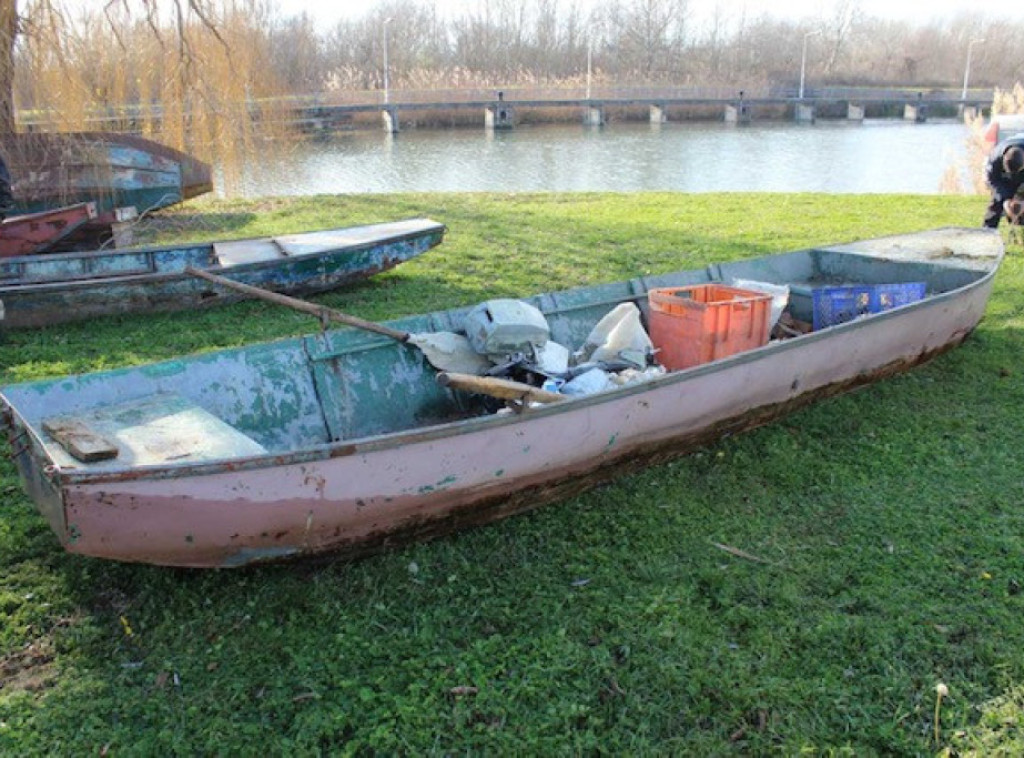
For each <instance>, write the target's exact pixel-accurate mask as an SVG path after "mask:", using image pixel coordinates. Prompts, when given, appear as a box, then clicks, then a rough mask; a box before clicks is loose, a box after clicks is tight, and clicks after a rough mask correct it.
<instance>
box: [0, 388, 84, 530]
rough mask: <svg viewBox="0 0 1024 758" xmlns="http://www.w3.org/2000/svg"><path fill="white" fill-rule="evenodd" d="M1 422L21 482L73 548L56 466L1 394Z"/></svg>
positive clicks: (45, 515)
mask: <svg viewBox="0 0 1024 758" xmlns="http://www.w3.org/2000/svg"><path fill="white" fill-rule="evenodd" d="M0 423H2V425H3V427H4V431H5V433H6V437H7V441H8V444H9V445H10V448H11V460H12V461H13V462H14V466H15V468H16V469H17V471H18V476H19V478H20V479H21V483H22V486H23V488H24V490H25V493H26V494H27V495H28V497H29V498H30V499H31V500H32V502H34V503H35V505H36V509H37V510H38V511H39V512H40V513H41V514H42V515H43V517H44V518H45V519H46V520H47V522H48V523H49V524H50V528H51V529H52V530H53V531H54V533H55V534H56V535H57V537H58V538H60V541H61V543H63V545H64V546H65V547H66V548H67V549H68V550H73V543H74V535H73V534H70V533H69V532H68V523H67V514H66V510H65V507H64V506H65V498H64V489H63V487H62V486H61V485H60V483H59V479H58V477H57V476H56V475H55V474H56V471H57V468H56V466H55V465H54V464H53V461H51V460H50V457H49V455H48V454H47V452H46V448H45V446H44V445H43V444H42V442H41V441H40V440H39V439H38V438H37V437H36V436H35V434H33V433H32V430H31V428H30V427H29V425H28V424H27V423H25V421H24V419H22V418H21V417H20V416H19V415H18V414H17V412H16V411H15V410H14V409H13V408H11V406H10V405H9V404H8V403H7V401H6V399H5V398H4V397H3V395H0Z"/></svg>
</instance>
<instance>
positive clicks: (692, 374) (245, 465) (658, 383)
mask: <svg viewBox="0 0 1024 758" xmlns="http://www.w3.org/2000/svg"><path fill="white" fill-rule="evenodd" d="M821 251H823V248H821V247H813V248H806V249H805V250H802V251H796V252H806V253H814V252H821ZM826 252H827V251H826ZM835 254H838V255H863V254H862V253H856V252H836V253H835ZM1003 257H1004V253H1003V252H1000V253H999V255H998V256H993V257H991V258H989V260H990V261H991V267H990V268H989V269H988V270H987V271H984V272H981V271H977V270H973V271H975V273H979V274H980V275H979V276H978V278H977V279H974V280H973V281H970V282H968V283H966V284H964V285H962V286H959V287H956V288H953V289H950V290H946V291H945V292H939V293H935V294H932V295H928V296H927V297H925V298H924V299H922V300H919V301H916V302H913V303H909V304H907V305H903V306H899V307H897V308H893V309H891V310H886V311H882V312H880V313H873V314H869V315H867V316H866V317H861V318H857V319H854V320H852V321H848V322H845V323H842V324H836V325H834V326H829V327H827V328H825V329H821V330H818V331H816V332H810V333H807V334H803V335H800V336H799V337H794V338H790V339H785V340H776V341H774V342H769V343H768V344H766V345H763V346H761V347H757V348H753V349H751V350H747V351H744V352H742V353H737V354H735V355H731V356H727V357H725V358H721V359H719V360H715V361H711V362H709V363H705V364H701V365H698V366H693V367H690V368H687V369H683V370H679V371H671V372H668V373H666V374H664V375H663V376H659V377H656V378H653V379H651V380H649V381H645V382H640V383H637V384H632V385H626V386H622V387H616V388H614V389H611V390H606V391H603V392H599V393H596V394H592V395H586V396H581V397H570V398H567V399H566V400H564V401H562V402H559V403H551V404H546V405H540V406H534V407H531V408H528V409H525V410H524V411H523V412H522V413H505V414H495V413H491V414H487V415H481V416H470V417H467V418H463V419H458V420H455V421H448V422H444V423H440V424H431V425H429V426H424V427H419V428H416V429H409V430H401V431H395V432H387V433H384V434H378V435H370V436H367V437H359V438H354V439H351V440H338V441H335V442H326V443H319V444H316V445H310V446H307V447H303V448H302V449H299V450H290V451H289V450H286V451H279V452H267V453H265V454H260V455H251V456H244V457H240V458H222V459H216V460H208V461H203V462H201V463H189V462H187V461H181V462H176V463H170V464H168V463H163V464H149V465H144V466H132V467H121V468H105V469H103V470H101V471H100V470H97V471H87V470H82V469H77V468H60V467H59V466H57V465H56V464H55V463H54V462H53V459H52V457H50V456H49V455H48V454H47V455H46V456H45V461H49V466H46V467H45V468H46V475H47V476H48V478H50V479H51V480H52V481H53V482H54V483H55V484H56V485H57V486H59V487H62V488H64V487H70V486H75V485H79V484H100V483H104V482H115V481H116V482H124V481H138V480H147V479H152V480H160V479H171V478H181V477H183V476H188V477H190V476H206V475H214V474H221V473H224V472H227V471H232V472H235V471H250V470H257V469H264V468H273V467H277V466H285V465H297V464H303V463H308V462H311V461H320V460H328V459H331V458H340V457H348V456H352V455H360V454H366V453H376V452H380V451H384V450H390V449H395V448H400V447H403V446H406V445H410V444H418V443H422V442H432V441H436V440H439V439H446V438H450V437H455V436H460V435H463V434H471V433H475V432H477V431H478V430H479V429H480V428H486V427H501V426H507V425H510V424H519V423H524V422H525V421H528V420H529V419H531V418H545V417H548V416H554V415H560V414H564V413H569V412H573V411H577V410H580V409H584V408H587V407H590V406H594V405H601V404H604V403H608V402H613V401H615V400H617V399H620V398H628V397H632V396H634V395H638V394H643V393H646V392H648V391H650V390H651V389H655V388H660V387H664V386H669V385H672V384H677V383H682V382H686V381H690V380H691V379H693V378H696V377H700V376H703V375H705V374H708V373H711V372H717V371H720V370H722V369H723V368H725V367H728V366H733V365H737V366H738V365H742V364H744V363H750V362H753V361H756V360H759V359H760V358H761V357H762V356H763V355H764V354H765V353H766V352H768V351H770V352H772V353H775V352H786V351H788V350H793V349H797V348H798V347H803V346H805V345H807V344H809V343H813V342H819V341H822V340H825V339H831V338H833V337H834V336H835V335H837V334H841V333H843V332H849V331H852V330H855V329H865V328H877V327H878V326H879V325H882V324H884V323H885V322H887V321H890V320H893V319H898V318H902V317H904V316H905V315H906V314H908V313H913V312H914V311H917V310H921V309H924V308H931V307H934V306H935V305H939V304H942V303H943V302H945V301H948V300H954V299H959V298H961V297H963V296H965V295H967V294H968V293H970V292H971V291H973V290H976V289H979V288H981V287H984V286H987V285H988V284H990V283H991V282H992V280H993V279H994V278H995V276H996V274H997V273H998V271H999V268H1000V265H1001V263H1002V260H1003ZM747 260H756V258H755V259H747ZM883 260H887V261H888V262H891V263H900V262H902V261H898V260H895V259H891V258H889V259H883ZM920 263H923V264H926V263H927V261H920ZM695 270H696V269H695ZM962 270H965V271H966V270H968V269H962ZM632 281H634V280H620V281H619V282H612V283H611V284H615V283H623V282H632ZM606 284H607V283H606ZM595 286H601V285H595ZM581 289H587V288H581ZM568 291H572V290H562V292H568ZM642 297H643V295H642V294H639V295H635V296H633V298H631V299H633V300H634V301H635V300H636V299H640V298H642ZM620 302H624V301H620ZM420 315H427V314H420ZM983 317H984V312H982V314H981V316H980V317H979V319H978V320H979V321H980V320H981V318H983ZM976 324H977V322H975V325H976ZM972 329H973V327H972ZM305 336H309V335H300V336H299V337H297V338H298V339H301V338H303V337H305ZM297 338H296V337H292V338H290V339H297ZM944 344H948V342H947V343H944ZM243 349H244V348H243ZM12 386H13V385H12ZM2 389H3V388H2V387H0V411H6V412H8V413H11V414H12V415H13V416H14V417H16V418H17V419H18V422H19V425H20V426H21V428H22V429H23V430H24V431H25V432H26V433H27V434H28V435H30V436H31V437H32V438H33V445H36V446H39V448H40V449H41V450H43V451H44V452H45V451H46V443H44V442H43V441H42V439H41V436H40V434H39V432H38V431H37V430H36V429H35V428H34V426H33V425H32V424H30V423H28V422H27V421H26V420H25V419H24V417H22V416H21V414H20V413H19V412H18V411H17V409H16V408H14V407H13V406H12V405H11V404H10V402H9V401H8V400H7V398H6V397H5V396H4V393H3V391H2ZM45 461H42V460H41V462H44V463H45Z"/></svg>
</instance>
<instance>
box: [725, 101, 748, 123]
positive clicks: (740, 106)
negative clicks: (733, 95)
mask: <svg viewBox="0 0 1024 758" xmlns="http://www.w3.org/2000/svg"><path fill="white" fill-rule="evenodd" d="M725 122H726V123H727V124H749V123H750V106H749V105H747V104H746V103H744V102H743V101H740V102H739V103H737V104H736V105H727V106H725Z"/></svg>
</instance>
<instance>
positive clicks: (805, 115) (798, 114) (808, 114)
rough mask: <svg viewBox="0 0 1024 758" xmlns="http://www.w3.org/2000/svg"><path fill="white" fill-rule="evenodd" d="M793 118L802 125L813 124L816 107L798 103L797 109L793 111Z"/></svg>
mask: <svg viewBox="0 0 1024 758" xmlns="http://www.w3.org/2000/svg"><path fill="white" fill-rule="evenodd" d="M793 118H794V119H795V120H796V121H799V122H801V123H805V124H813V123H814V106H813V105H804V104H803V103H797V104H796V107H795V108H794V109H793Z"/></svg>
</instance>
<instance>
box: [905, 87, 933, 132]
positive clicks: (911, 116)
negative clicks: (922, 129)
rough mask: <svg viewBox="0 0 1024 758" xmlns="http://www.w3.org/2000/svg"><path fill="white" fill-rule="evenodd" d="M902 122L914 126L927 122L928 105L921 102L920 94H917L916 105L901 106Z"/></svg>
mask: <svg viewBox="0 0 1024 758" xmlns="http://www.w3.org/2000/svg"><path fill="white" fill-rule="evenodd" d="M903 120H904V121H913V122H914V123H916V124H923V123H924V122H925V121H927V120H928V104H927V103H923V102H921V93H920V92H918V93H917V102H916V103H907V104H906V105H904V106H903Z"/></svg>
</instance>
